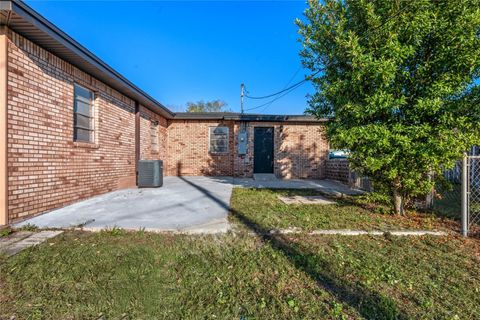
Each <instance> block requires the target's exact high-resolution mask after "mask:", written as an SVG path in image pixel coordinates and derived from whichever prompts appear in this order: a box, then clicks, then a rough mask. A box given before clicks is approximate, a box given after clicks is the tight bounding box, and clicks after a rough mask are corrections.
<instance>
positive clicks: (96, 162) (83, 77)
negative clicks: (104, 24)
mask: <svg viewBox="0 0 480 320" xmlns="http://www.w3.org/2000/svg"><path fill="white" fill-rule="evenodd" d="M9 39H10V41H9V43H8V148H9V150H8V172H9V187H8V195H9V206H8V212H9V217H10V219H11V221H12V220H15V219H18V218H22V217H26V216H29V215H35V214H37V213H42V212H45V211H48V210H51V209H55V208H58V207H62V206H65V205H67V204H69V203H72V202H75V201H78V200H81V199H86V198H89V197H91V196H95V195H98V194H102V193H105V192H109V191H112V190H115V189H117V188H118V187H119V185H121V184H125V181H132V177H134V175H135V169H134V168H135V167H134V161H135V149H134V143H135V141H134V138H135V137H134V130H135V129H134V128H135V126H134V118H135V116H134V102H133V101H132V100H130V99H128V98H127V97H125V96H123V95H122V94H120V93H119V92H117V91H115V90H113V89H111V88H109V87H107V86H106V85H104V84H103V83H101V82H99V81H97V80H96V79H94V78H92V77H90V76H89V75H88V74H86V73H84V72H82V71H80V70H79V69H77V68H75V67H74V66H72V65H70V64H68V63H66V62H65V61H63V60H61V59H59V58H58V57H55V56H54V55H52V54H50V53H49V52H47V51H45V50H43V49H41V48H40V47H38V46H36V45H35V44H33V43H32V42H30V41H28V40H26V39H25V38H23V37H21V36H19V35H17V34H16V33H13V32H9ZM74 82H76V83H78V84H80V85H83V86H85V87H89V88H91V89H93V90H94V91H96V100H95V114H96V121H95V122H96V123H95V129H96V130H95V143H93V144H88V143H76V142H73V139H72V137H73V127H72V126H73V84H74ZM133 181H134V180H133Z"/></svg>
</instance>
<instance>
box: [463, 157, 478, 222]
mask: <svg viewBox="0 0 480 320" xmlns="http://www.w3.org/2000/svg"><path fill="white" fill-rule="evenodd" d="M467 168H468V171H467V175H468V179H467V180H468V183H467V186H466V187H467V190H466V191H467V227H468V229H470V228H471V227H472V226H473V225H478V224H480V156H469V157H468V158H467Z"/></svg>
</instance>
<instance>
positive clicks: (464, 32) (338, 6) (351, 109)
mask: <svg viewBox="0 0 480 320" xmlns="http://www.w3.org/2000/svg"><path fill="white" fill-rule="evenodd" d="M309 4H310V6H309V8H308V9H307V10H306V11H305V16H306V20H305V21H301V20H297V24H298V25H299V28H300V29H299V33H300V35H301V36H302V40H303V50H302V52H301V56H302V59H303V63H304V65H305V66H306V67H308V68H309V69H311V71H312V72H313V74H314V75H315V76H314V77H313V79H312V82H313V85H314V86H315V88H316V93H315V94H314V95H313V96H311V97H310V100H309V105H310V107H309V110H308V112H310V113H311V114H314V115H316V116H318V117H331V118H332V121H331V122H329V125H328V135H329V138H330V140H331V143H332V145H334V146H335V147H337V148H343V149H349V150H350V151H351V153H350V155H351V156H350V161H351V164H352V166H353V167H354V168H355V169H356V170H357V171H359V172H360V173H362V174H364V175H367V176H369V177H370V178H371V179H372V180H373V181H375V183H376V186H378V185H379V184H383V185H385V186H387V187H388V188H389V190H390V193H391V195H396V196H397V197H400V198H406V199H409V198H410V199H411V198H413V197H415V196H420V195H424V194H426V193H427V192H429V191H430V190H431V189H432V188H433V187H434V184H435V181H433V180H432V179H430V178H429V177H430V176H431V174H436V173H437V174H438V173H441V172H442V171H443V170H444V169H445V168H448V167H451V166H452V165H453V164H454V162H455V161H456V160H457V159H459V158H460V157H461V155H462V153H463V152H464V151H466V150H468V149H469V148H470V147H471V146H472V145H474V144H478V143H479V142H480V141H479V140H480V127H479V124H480V121H479V120H480V87H479V82H478V78H479V76H480V1H479V0H458V1H448V0H443V1H434V0H416V1H406V0H403V1H402V0H396V1H394V0H375V1H366V0H345V1H340V0H326V1H318V0H312V1H310V2H309Z"/></svg>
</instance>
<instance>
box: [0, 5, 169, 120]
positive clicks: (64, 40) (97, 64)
mask: <svg viewBox="0 0 480 320" xmlns="http://www.w3.org/2000/svg"><path fill="white" fill-rule="evenodd" d="M0 11H3V12H6V13H8V14H7V15H6V16H7V17H11V15H12V14H14V15H16V16H18V17H20V18H21V20H22V21H21V22H22V23H23V24H22V25H21V26H20V23H19V24H18V26H16V25H15V24H14V23H13V22H12V21H13V20H14V19H13V18H10V19H1V20H0V23H1V24H4V25H7V26H8V27H9V28H11V29H12V30H13V31H15V32H18V33H19V34H21V35H22V36H24V37H26V38H27V39H30V40H32V41H33V42H35V43H37V44H39V45H40V46H42V45H41V43H38V42H39V41H35V36H33V35H29V34H26V33H25V32H22V30H21V28H24V29H25V28H32V27H33V28H35V29H36V30H38V31H39V32H40V34H38V35H37V37H40V36H42V37H44V36H47V37H49V40H53V41H54V42H56V43H57V44H59V45H60V46H63V47H64V48H65V49H67V50H69V51H70V52H72V53H73V54H74V55H76V56H78V58H80V59H78V61H68V60H67V59H65V58H64V57H62V55H59V54H57V53H56V52H54V51H52V50H51V48H45V49H46V50H48V51H50V52H52V53H53V54H55V55H58V56H59V57H60V58H62V59H64V60H66V61H68V62H69V63H71V64H73V65H75V66H76V67H77V68H79V69H81V70H82V71H85V72H87V71H86V70H85V69H91V68H92V67H93V70H98V72H94V73H96V74H91V72H87V73H89V74H90V75H92V76H93V77H95V78H97V79H98V80H100V81H102V82H104V83H106V84H107V85H109V86H111V87H112V88H114V89H115V90H117V91H119V92H121V93H122V94H124V95H126V96H128V97H129V98H130V99H132V100H135V101H138V102H139V103H140V104H141V105H143V106H145V107H147V108H148V109H150V110H152V111H154V112H156V113H158V114H160V115H162V116H164V117H165V118H167V119H172V118H173V117H174V115H175V114H174V113H173V112H172V111H170V110H169V109H168V108H166V107H165V106H163V105H162V104H161V103H160V102H158V101H157V100H155V99H154V98H152V97H151V96H149V95H148V94H147V93H145V92H144V91H143V90H141V89H140V88H138V87H137V86H135V85H134V84H133V83H131V82H130V81H129V80H128V79H126V78H125V77H123V76H122V75H121V74H120V73H118V72H117V71H115V70H114V69H113V68H112V67H110V66H109V65H108V64H106V63H105V62H103V61H102V60H101V59H100V58H98V57H97V56H95V55H94V54H93V53H91V52H90V51H89V50H88V49H86V48H85V47H83V46H82V45H81V44H80V43H78V42H77V41H75V40H74V39H73V38H71V37H70V36H69V35H67V34H66V33H65V32H63V31H61V30H60V29H59V28H57V27H56V26H55V25H53V24H52V23H51V22H49V21H48V20H47V19H45V18H44V17H42V16H41V15H40V14H38V13H37V12H35V10H33V9H32V8H30V7H29V6H28V5H27V4H25V3H24V2H22V1H20V0H9V1H1V2H0ZM4 20H5V21H4ZM86 66H88V68H87V67H86Z"/></svg>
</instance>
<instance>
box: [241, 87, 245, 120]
mask: <svg viewBox="0 0 480 320" xmlns="http://www.w3.org/2000/svg"><path fill="white" fill-rule="evenodd" d="M244 95H245V85H244V84H243V83H242V84H241V85H240V113H242V114H243V96H244Z"/></svg>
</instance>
